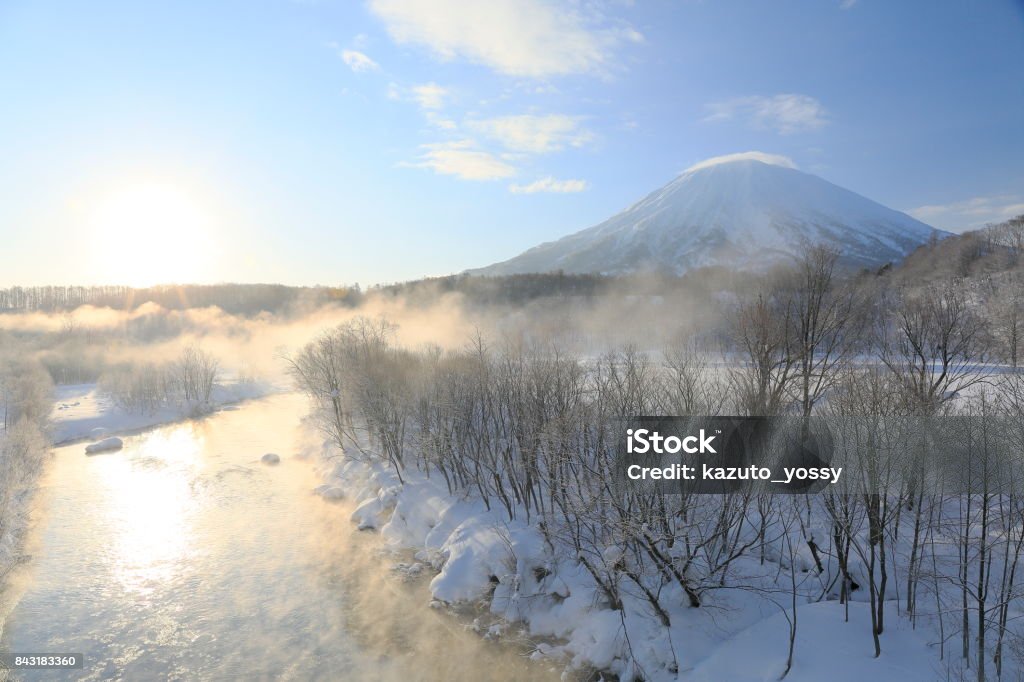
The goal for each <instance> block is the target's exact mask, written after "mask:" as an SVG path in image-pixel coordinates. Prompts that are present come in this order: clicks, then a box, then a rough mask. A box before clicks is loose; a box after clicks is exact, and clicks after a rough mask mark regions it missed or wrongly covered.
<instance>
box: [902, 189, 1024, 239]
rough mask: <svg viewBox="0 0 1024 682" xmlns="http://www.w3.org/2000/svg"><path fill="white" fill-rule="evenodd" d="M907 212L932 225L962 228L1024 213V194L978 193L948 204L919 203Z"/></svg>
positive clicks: (972, 227)
mask: <svg viewBox="0 0 1024 682" xmlns="http://www.w3.org/2000/svg"><path fill="white" fill-rule="evenodd" d="M907 213H909V214H910V215H912V216H914V217H915V218H917V219H918V220H920V221H922V222H925V223H928V224H929V225H932V226H934V227H938V228H941V229H943V230H949V231H951V232H963V231H965V230H972V229H976V228H979V227H984V226H985V225H987V224H989V223H1000V222H1002V221H1004V220H1007V219H1009V218H1012V217H1014V216H1017V215H1020V214H1022V213H1024V198H1022V197H1020V196H1019V195H1013V194H999V195H990V196H980V197H973V198H971V199H965V200H963V201H955V202H953V203H949V204H933V205H930V206H918V207H917V208H912V209H910V210H909V211H907Z"/></svg>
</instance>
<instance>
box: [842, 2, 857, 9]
mask: <svg viewBox="0 0 1024 682" xmlns="http://www.w3.org/2000/svg"><path fill="white" fill-rule="evenodd" d="M856 4H857V0H840V3H839V9H851V8H852V7H853V6H854V5H856Z"/></svg>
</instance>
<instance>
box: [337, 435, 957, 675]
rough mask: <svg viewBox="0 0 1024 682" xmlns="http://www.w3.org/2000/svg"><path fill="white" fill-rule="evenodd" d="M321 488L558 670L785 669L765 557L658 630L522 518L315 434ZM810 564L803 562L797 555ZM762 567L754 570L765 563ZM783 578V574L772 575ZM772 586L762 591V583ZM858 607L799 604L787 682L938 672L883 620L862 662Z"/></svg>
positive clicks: (782, 618)
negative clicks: (742, 581)
mask: <svg viewBox="0 0 1024 682" xmlns="http://www.w3.org/2000/svg"><path fill="white" fill-rule="evenodd" d="M321 455H322V458H323V461H324V462H325V463H326V464H327V466H326V470H327V478H326V481H327V482H326V483H325V484H324V485H323V486H321V487H320V488H319V489H318V491H317V492H318V493H320V494H321V495H323V496H324V497H325V498H327V499H331V498H334V499H337V498H338V497H341V496H345V497H346V498H347V499H349V500H350V501H351V502H353V503H354V504H356V505H357V506H356V508H355V511H354V512H353V513H352V519H351V520H352V522H353V523H355V524H357V525H358V527H360V528H362V529H366V530H375V531H376V532H379V533H380V536H381V538H382V539H383V540H384V542H385V543H386V544H387V546H388V547H389V548H390V549H392V550H394V551H395V552H396V554H397V555H400V556H402V557H406V556H408V555H409V554H410V553H412V554H413V556H414V561H413V562H411V563H410V562H408V561H407V560H404V559H403V560H402V561H401V563H397V564H396V566H395V568H396V570H397V571H402V572H408V573H411V574H424V573H433V574H434V576H433V578H432V580H431V581H430V594H431V596H432V597H433V599H434V600H435V605H436V606H439V607H447V606H454V607H457V606H460V605H463V606H464V605H467V604H472V605H475V606H477V607H478V608H480V609H482V610H483V612H485V613H489V614H490V618H487V619H485V618H480V619H478V620H477V625H478V629H479V630H480V632H481V634H482V635H484V636H486V637H488V638H493V639H500V638H502V637H503V636H506V635H507V636H515V637H516V639H517V641H520V640H523V639H526V640H533V641H536V642H541V643H539V644H537V645H536V648H535V651H534V654H533V655H534V656H535V657H538V658H539V657H545V658H548V659H551V660H554V661H557V662H559V663H560V664H561V665H564V666H565V668H566V669H567V670H568V671H576V672H583V671H589V670H605V671H609V672H613V673H615V674H617V675H619V676H620V677H621V678H622V679H634V678H638V677H642V678H643V679H648V680H678V679H682V680H707V681H711V680H734V681H736V682H743V681H746V680H765V681H767V680H777V679H779V678H780V676H781V675H782V674H783V672H784V670H785V666H786V658H787V651H788V638H789V620H788V619H789V618H791V617H792V611H791V610H788V606H789V605H788V603H787V602H788V600H789V596H788V595H785V594H776V595H775V597H772V596H771V595H772V592H773V589H777V588H778V584H777V583H776V582H775V581H778V580H779V577H780V572H779V566H778V564H774V565H769V566H767V567H766V566H761V565H759V564H758V562H756V561H754V560H753V559H747V558H743V559H740V560H739V561H740V563H741V564H742V563H743V562H748V565H743V566H740V567H739V570H740V571H741V572H744V573H746V574H748V575H749V576H750V577H751V580H752V581H756V580H757V578H756V576H760V580H761V584H762V585H763V586H764V589H763V591H761V592H760V593H758V591H757V590H751V589H739V588H731V589H730V588H722V589H720V590H717V591H716V592H715V593H714V594H713V596H711V597H710V598H709V599H708V600H707V602H706V603H705V604H704V605H703V606H702V607H700V608H690V607H688V606H687V605H686V600H685V597H684V595H682V594H680V595H679V598H678V599H665V600H663V602H664V603H673V604H675V606H674V607H673V608H671V609H670V610H669V612H668V616H669V617H670V619H671V626H670V627H664V626H663V625H662V624H661V623H660V622H659V620H658V619H657V618H656V617H655V615H654V614H653V613H652V612H651V610H650V608H649V607H648V606H647V605H646V602H645V601H644V600H643V596H642V595H641V594H639V593H633V592H631V591H630V590H629V589H628V588H626V587H625V586H624V588H623V590H622V594H623V608H622V609H621V610H613V609H610V608H608V607H607V606H605V600H603V599H602V595H601V593H600V590H599V588H598V586H597V585H596V584H595V583H594V581H593V579H592V578H591V577H590V575H589V574H588V573H587V571H586V570H585V569H584V567H583V566H582V565H581V563H580V561H578V560H577V559H576V558H575V557H574V556H572V554H571V552H569V551H566V548H564V547H557V546H554V545H552V544H551V543H549V542H548V541H546V540H545V538H544V535H543V533H542V532H541V530H540V528H539V527H538V526H537V525H536V523H529V524H528V523H523V522H518V521H517V522H511V523H510V522H508V521H507V520H506V519H504V518H503V517H502V515H501V513H500V512H498V511H497V510H493V511H492V510H488V509H487V508H486V507H485V505H484V504H483V503H482V502H481V501H480V500H479V499H476V498H475V497H474V496H472V495H465V496H462V497H458V498H456V497H453V496H451V495H449V493H448V490H447V488H446V486H445V484H444V481H443V479H441V478H440V477H439V476H434V477H427V476H426V475H424V474H422V473H420V472H417V471H414V470H411V469H407V470H405V471H404V472H403V478H404V483H401V482H399V480H398V477H397V476H396V474H395V472H394V471H393V470H392V469H390V468H388V467H387V466H386V465H384V464H383V463H379V462H366V461H360V460H356V459H351V458H348V457H346V456H345V455H343V454H342V453H341V452H340V451H339V450H338V449H337V448H336V447H335V446H333V445H332V444H330V443H325V444H324V446H323V449H322V453H321ZM806 560H807V561H810V560H811V559H810V557H806ZM766 569H767V570H766ZM785 580H786V581H788V578H785ZM773 585H774V587H773ZM868 609H869V606H868V604H867V603H865V602H862V601H854V602H853V603H851V604H850V610H849V620H848V621H847V618H846V614H845V610H844V607H843V606H842V605H840V604H839V603H838V602H836V601H819V602H814V603H804V600H802V599H801V603H800V604H799V605H798V606H797V609H796V614H797V619H798V627H797V629H796V644H795V648H794V662H793V669H792V670H791V671H790V672H789V674H788V675H787V676H786V679H787V680H797V681H808V682H809V681H811V680H819V679H822V676H823V675H825V674H826V673H827V676H828V677H829V679H833V680H850V681H851V682H852V681H854V680H858V681H859V680H864V679H878V680H890V679H900V680H922V681H924V680H932V679H936V676H937V675H939V672H938V671H939V669H940V662H939V660H938V655H937V651H936V649H935V643H934V641H933V640H932V635H933V633H931V632H930V629H929V628H925V627H921V626H919V629H918V630H916V631H915V630H913V629H912V628H911V626H910V623H909V621H907V620H906V619H904V618H902V617H899V616H896V615H895V612H896V611H897V609H898V605H897V604H895V603H894V604H893V607H892V612H893V613H894V616H893V617H892V619H891V622H890V623H889V626H888V628H887V631H886V632H887V634H886V635H885V637H886V640H885V641H886V644H885V651H884V653H883V655H882V656H881V657H880V658H878V659H875V658H873V649H872V644H871V637H870V635H869V625H870V615H869V614H870V611H869V610H868ZM627 633H628V634H627Z"/></svg>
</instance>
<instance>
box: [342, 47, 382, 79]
mask: <svg viewBox="0 0 1024 682" xmlns="http://www.w3.org/2000/svg"><path fill="white" fill-rule="evenodd" d="M338 54H339V55H340V56H341V60H342V61H343V62H345V64H347V65H348V68H350V69H352V70H353V71H354V72H356V73H365V72H366V71H377V70H378V69H380V65H379V64H378V63H377V62H375V61H373V60H372V59H370V57H369V56H367V55H366V54H363V53H362V52H360V51H359V50H341V51H340V52H339V53H338Z"/></svg>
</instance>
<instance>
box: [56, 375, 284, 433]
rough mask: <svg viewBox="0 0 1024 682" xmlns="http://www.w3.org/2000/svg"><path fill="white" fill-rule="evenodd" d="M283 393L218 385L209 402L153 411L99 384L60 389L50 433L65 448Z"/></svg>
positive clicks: (262, 385) (252, 384)
mask: <svg viewBox="0 0 1024 682" xmlns="http://www.w3.org/2000/svg"><path fill="white" fill-rule="evenodd" d="M284 390H285V389H283V388H281V387H279V386H276V385H274V384H270V383H266V382H258V381H246V382H232V383H225V384H217V385H216V386H214V388H213V391H212V392H211V394H210V400H209V402H206V403H181V404H178V405H174V406H170V407H163V408H160V409H157V410H153V411H128V410H125V409H123V408H121V407H119V406H118V405H117V404H116V403H115V401H114V400H112V399H111V398H110V396H107V395H105V394H104V393H103V392H102V391H100V390H99V388H98V387H97V385H96V384H73V385H66V386H58V387H57V388H56V390H55V401H54V406H53V412H52V414H51V415H50V424H51V428H50V430H51V434H52V439H53V443H54V445H64V444H67V443H70V442H74V441H77V440H85V439H94V438H99V437H102V436H105V435H117V434H125V433H130V432H134V431H139V430H141V429H147V428H151V427H154V426H160V425H162V424H169V423H172V422H176V421H180V420H182V419H189V418H192V417H197V416H202V415H204V414H209V413H211V412H214V411H216V410H218V409H222V408H224V407H229V406H232V405H234V404H236V403H239V402H242V401H244V400H252V399H254V398H262V397H264V396H267V395H271V394H273V393H280V392H282V391H284Z"/></svg>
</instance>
